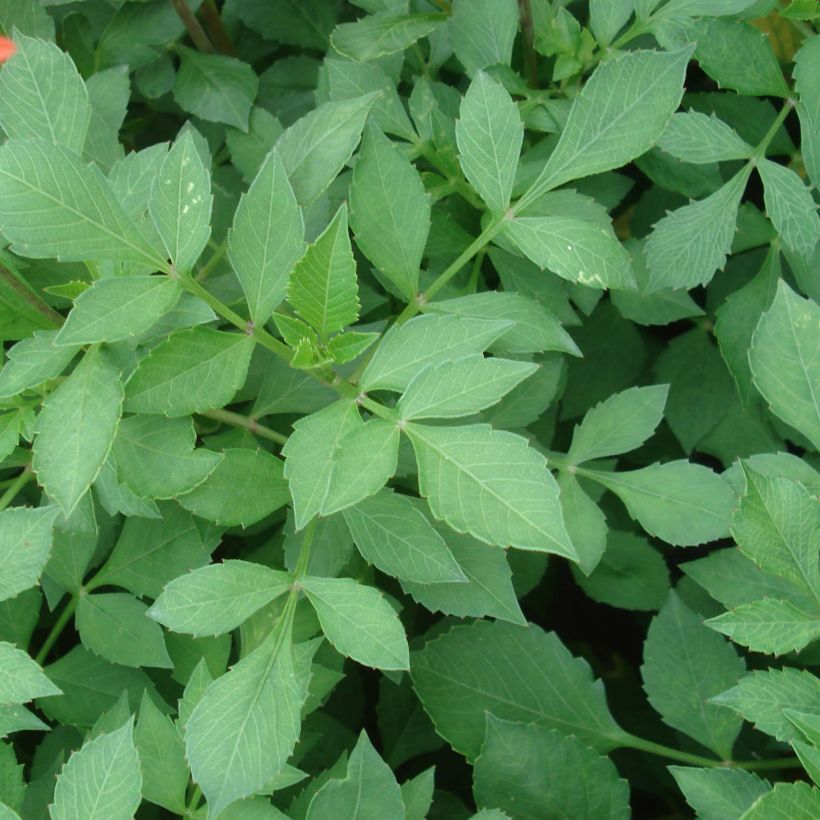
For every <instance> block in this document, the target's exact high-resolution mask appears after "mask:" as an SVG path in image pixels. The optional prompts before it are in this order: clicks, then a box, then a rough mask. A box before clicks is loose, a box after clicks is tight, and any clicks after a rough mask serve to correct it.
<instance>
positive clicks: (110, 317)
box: [54, 276, 181, 354]
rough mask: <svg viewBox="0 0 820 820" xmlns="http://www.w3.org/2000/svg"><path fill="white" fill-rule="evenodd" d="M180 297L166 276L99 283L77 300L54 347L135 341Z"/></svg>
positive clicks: (101, 281)
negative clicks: (134, 339) (135, 338)
mask: <svg viewBox="0 0 820 820" xmlns="http://www.w3.org/2000/svg"><path fill="white" fill-rule="evenodd" d="M180 293H181V291H180V287H179V284H178V283H177V282H175V281H174V280H173V279H169V278H166V277H164V276H118V277H114V278H112V279H98V280H97V281H96V282H94V283H93V284H92V286H91V287H90V288H88V289H87V290H84V291H83V292H82V293H81V294H80V295H79V296H78V297H77V299H76V300H75V302H74V308H73V309H72V311H71V313H69V314H68V318H67V319H66V322H65V324H64V325H63V326H62V327H61V328H60V331H59V333H58V334H57V337H56V339H55V340H54V344H55V345H56V346H57V347H63V346H65V345H83V344H94V343H96V342H119V341H122V340H124V339H133V338H134V337H136V336H139V335H140V334H142V333H144V332H145V331H146V330H148V329H149V328H150V327H152V326H153V325H154V324H155V323H156V322H157V321H158V320H159V318H160V317H161V316H162V315H163V314H164V313H166V312H167V311H168V310H170V309H171V308H172V307H173V306H174V305H175V304H176V302H177V300H178V299H179V295H180ZM72 354H73V351H72Z"/></svg>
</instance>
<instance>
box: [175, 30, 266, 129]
mask: <svg viewBox="0 0 820 820" xmlns="http://www.w3.org/2000/svg"><path fill="white" fill-rule="evenodd" d="M177 53H178V54H179V57H180V63H179V71H178V72H177V76H176V81H175V82H174V99H175V100H176V101H177V103H178V105H179V106H180V108H182V109H183V111H187V112H188V113H190V114H193V115H194V116H197V117H200V118H201V119H203V120H208V121H209V122H221V123H225V125H233V126H234V127H236V128H239V129H241V130H242V131H247V130H248V117H249V116H250V113H251V105H253V101H254V98H255V97H256V89H257V86H258V85H259V80H258V78H257V76H256V74H255V73H254V71H253V69H252V68H251V67H250V66H249V65H248V64H247V63H245V62H242V61H241V60H236V59H234V58H233V57H225V56H224V55H222V54H204V53H202V52H200V51H194V50H193V49H190V48H186V47H185V46H178V48H177Z"/></svg>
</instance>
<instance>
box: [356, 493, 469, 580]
mask: <svg viewBox="0 0 820 820" xmlns="http://www.w3.org/2000/svg"><path fill="white" fill-rule="evenodd" d="M343 515H344V519H345V521H346V522H347V526H348V527H349V528H350V534H351V535H352V536H353V540H354V541H355V542H356V546H357V547H358V549H359V552H360V553H361V554H362V556H363V557H364V559H365V560H366V561H368V562H369V563H371V564H373V565H374V566H375V567H377V568H378V569H379V570H381V571H382V572H386V573H387V574H388V575H393V576H394V577H396V578H400V579H401V580H402V581H416V582H418V583H419V584H425V585H426V584H434V583H442V582H445V581H455V582H458V581H463V580H465V576H464V574H463V573H462V571H461V570H460V569H459V565H458V563H457V562H456V559H455V558H454V557H453V554H452V552H450V550H449V549H448V547H447V545H446V544H445V542H444V539H443V538H442V537H441V535H439V533H438V532H437V531H436V530H435V529H434V528H433V526H432V525H431V524H430V522H429V521H428V520H427V517H426V516H425V515H424V513H423V512H422V509H421V504H418V503H414V501H413V499H411V498H410V497H409V496H406V495H399V494H398V493H394V492H392V491H391V490H380V491H379V492H377V493H376V494H375V495H372V496H370V497H369V498H365V499H364V500H362V501H360V502H359V503H358V504H356V505H355V506H353V507H348V508H347V509H346V510H344V512H343Z"/></svg>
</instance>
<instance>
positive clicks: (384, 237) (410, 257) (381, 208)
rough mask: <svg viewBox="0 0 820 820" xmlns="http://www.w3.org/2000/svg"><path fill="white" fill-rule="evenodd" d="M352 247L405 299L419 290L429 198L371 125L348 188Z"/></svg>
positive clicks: (406, 162)
mask: <svg viewBox="0 0 820 820" xmlns="http://www.w3.org/2000/svg"><path fill="white" fill-rule="evenodd" d="M350 221H351V224H352V226H353V230H354V231H355V234H356V244H357V245H358V246H359V249H360V250H361V251H362V253H364V255H365V256H366V257H367V258H368V259H369V260H370V261H371V262H372V263H373V264H374V265H375V266H376V267H377V268H378V269H379V271H381V273H383V274H384V276H385V277H386V278H387V279H388V280H389V281H390V282H391V283H392V284H393V285H394V286H395V287H396V289H397V290H398V292H399V293H401V295H402V296H403V297H405V298H406V299H408V300H409V299H412V298H414V297H415V295H416V292H417V291H418V282H419V267H420V265H421V257H422V254H423V253H424V245H425V243H426V242H427V234H428V233H429V231H430V200H429V198H428V196H427V193H426V192H425V190H424V184H423V183H422V181H421V177H420V176H419V174H418V172H417V171H416V169H415V168H414V167H413V165H412V164H411V163H410V161H409V160H407V159H406V158H405V157H404V156H403V154H402V153H401V151H400V150H399V149H398V148H397V147H396V146H395V145H393V143H392V142H391V141H390V140H389V139H388V138H387V137H386V136H385V135H384V134H383V133H382V132H381V131H380V130H379V129H378V127H377V126H375V125H372V124H371V125H368V126H367V128H366V129H365V133H364V137H363V138H362V147H361V150H360V151H359V160H358V162H357V163H356V167H355V168H354V169H353V180H352V182H351V185H350Z"/></svg>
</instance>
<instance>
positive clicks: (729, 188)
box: [646, 167, 750, 293]
mask: <svg viewBox="0 0 820 820" xmlns="http://www.w3.org/2000/svg"><path fill="white" fill-rule="evenodd" d="M749 173H750V171H749V168H748V167H744V168H743V169H742V170H740V171H739V172H738V173H737V174H736V175H735V176H733V177H732V178H731V179H730V180H729V181H728V182H727V183H726V184H725V185H723V186H722V187H720V188H718V190H717V191H715V192H714V193H713V194H710V195H709V196H707V197H706V198H705V199H700V200H698V201H696V202H691V203H689V204H688V205H684V206H683V207H681V208H678V209H677V210H676V211H672V213H670V214H669V215H668V216H665V217H664V218H663V219H661V220H660V221H659V222H658V223H657V224H656V225H655V227H654V230H653V231H652V233H651V234H650V235H649V239H648V240H647V243H646V258H647V263H648V265H649V282H648V285H647V288H646V292H648V293H649V292H652V291H656V290H660V289H662V288H675V289H678V288H686V289H689V288H694V287H697V286H698V285H705V284H707V283H708V282H709V281H711V279H712V277H713V276H714V275H715V272H716V271H717V269H718V268H723V265H724V263H725V262H726V256H727V255H728V253H729V250H730V248H731V245H732V239H733V238H734V235H735V225H736V224H737V209H738V206H739V205H740V198H741V197H742V196H743V191H744V190H745V188H746V181H747V180H748V179H749Z"/></svg>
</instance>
